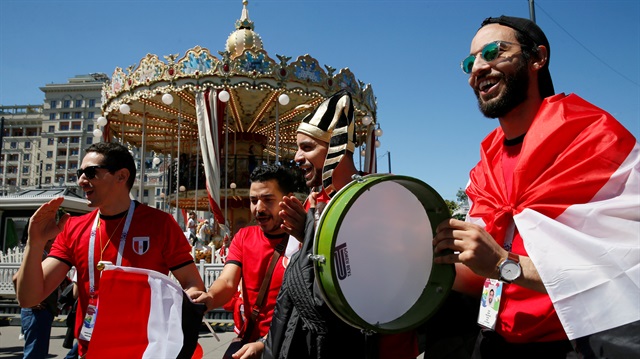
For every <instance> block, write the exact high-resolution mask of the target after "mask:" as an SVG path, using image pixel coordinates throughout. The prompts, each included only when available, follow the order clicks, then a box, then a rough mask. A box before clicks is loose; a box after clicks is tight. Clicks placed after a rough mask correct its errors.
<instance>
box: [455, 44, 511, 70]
mask: <svg viewBox="0 0 640 359" xmlns="http://www.w3.org/2000/svg"><path fill="white" fill-rule="evenodd" d="M501 44H507V45H516V46H520V44H516V43H513V42H508V41H500V40H498V41H493V42H490V43H488V44H486V45H484V46H483V47H482V50H480V52H479V55H480V57H481V58H482V59H483V60H484V61H486V62H491V61H493V60H495V59H497V58H498V55H500V45H501ZM477 56H478V54H476V55H469V56H468V57H467V58H466V59H464V60H462V62H461V63H460V67H462V71H464V73H465V74H470V73H471V70H473V64H474V63H475V62H476V57H477Z"/></svg>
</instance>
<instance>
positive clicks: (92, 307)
mask: <svg viewBox="0 0 640 359" xmlns="http://www.w3.org/2000/svg"><path fill="white" fill-rule="evenodd" d="M97 316H98V302H97V300H95V299H90V300H89V305H88V306H87V312H86V313H85V315H84V319H83V320H82V329H80V335H79V339H82V340H86V341H90V340H91V333H93V327H95V325H96V317H97Z"/></svg>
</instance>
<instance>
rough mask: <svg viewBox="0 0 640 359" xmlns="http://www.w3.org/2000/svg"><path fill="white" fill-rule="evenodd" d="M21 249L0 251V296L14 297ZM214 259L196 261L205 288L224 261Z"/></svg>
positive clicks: (219, 270)
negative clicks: (15, 278)
mask: <svg viewBox="0 0 640 359" xmlns="http://www.w3.org/2000/svg"><path fill="white" fill-rule="evenodd" d="M23 251H24V250H23V249H22V248H18V247H16V248H13V249H9V250H8V251H7V252H6V253H3V252H2V251H0V297H12V298H13V297H15V295H16V293H15V290H14V288H13V281H12V279H13V275H14V274H15V273H16V272H17V271H18V268H20V263H22V255H23ZM216 254H217V253H216ZM214 261H215V262H218V263H207V262H205V261H204V260H203V259H201V260H200V261H199V262H198V263H196V266H197V267H198V271H199V272H200V276H201V277H202V281H203V282H204V286H205V288H207V289H208V288H209V287H211V284H213V282H214V281H215V280H216V279H218V277H219V276H220V273H221V272H222V267H223V266H224V263H221V261H222V260H221V259H220V256H218V255H216V256H215V257H214Z"/></svg>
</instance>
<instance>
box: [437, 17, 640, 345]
mask: <svg viewBox="0 0 640 359" xmlns="http://www.w3.org/2000/svg"><path fill="white" fill-rule="evenodd" d="M549 55H550V46H549V42H548V40H547V38H546V36H545V34H544V33H543V32H542V30H541V29H540V28H539V27H538V26H537V25H536V24H535V23H533V22H531V21H529V20H527V19H522V18H514V17H507V16H501V17H498V18H488V19H486V20H485V21H484V22H483V23H482V25H481V27H480V29H479V30H478V32H477V33H476V35H475V37H474V38H473V40H472V42H471V51H470V55H469V56H468V57H467V58H466V59H465V60H464V61H462V70H463V71H464V72H465V73H467V74H469V80H468V81H469V85H470V86H471V88H472V89H473V91H474V92H475V94H476V97H477V98H478V105H479V107H480V110H481V112H482V113H483V114H484V115H485V116H486V117H489V118H498V121H499V123H500V127H499V128H497V129H496V130H494V131H493V132H492V133H491V134H490V135H489V136H488V137H486V138H485V140H484V141H483V142H482V145H481V160H480V162H479V163H478V165H477V166H476V167H475V168H474V169H473V170H472V171H471V173H470V176H471V179H470V183H469V185H468V187H467V189H466V192H467V194H468V196H469V200H470V203H471V208H470V210H469V214H468V217H467V221H466V222H463V221H458V220H455V219H449V220H447V221H444V222H443V223H441V224H440V225H439V227H438V230H437V234H436V236H435V238H434V240H433V244H434V245H435V251H436V252H441V251H443V250H445V249H451V250H453V251H454V254H450V255H444V256H441V257H437V258H436V261H437V262H439V263H455V264H456V269H457V273H458V276H457V278H456V283H455V284H454V289H458V290H462V291H467V292H470V293H474V294H475V295H476V296H478V295H479V294H480V293H481V292H482V286H483V283H484V287H485V288H489V287H499V288H501V289H502V293H501V296H502V297H501V298H498V297H496V298H494V299H493V300H494V301H498V300H499V301H500V307H499V308H498V310H497V311H495V314H494V317H493V318H486V320H481V318H479V322H481V324H483V323H482V322H484V323H485V324H483V325H485V326H486V327H485V328H484V329H483V331H482V332H481V334H480V335H479V336H478V340H477V342H476V348H475V353H474V354H475V355H476V357H478V358H504V357H510V358H521V357H536V358H538V357H545V358H565V357H566V355H567V353H570V352H572V351H574V350H577V351H579V352H581V353H582V354H584V355H585V357H588V354H593V352H591V353H590V351H591V350H592V349H594V348H591V347H589V345H592V346H595V345H594V343H595V342H594V341H591V343H589V341H590V339H589V338H588V336H590V335H593V334H594V333H599V332H603V331H605V330H610V329H612V328H617V327H620V326H622V325H626V324H629V323H632V322H635V323H632V324H631V325H635V327H634V328H636V329H633V330H632V329H627V333H626V334H627V335H631V334H628V333H629V332H633V331H635V333H637V323H638V320H639V319H640V308H639V306H638V303H640V289H639V288H638V281H637V280H638V269H637V267H638V262H639V258H640V250H639V246H638V233H639V229H640V227H639V225H638V223H639V221H640V197H639V193H638V192H639V186H638V180H639V179H640V176H639V170H638V168H640V156H639V145H638V143H637V141H636V139H635V138H634V137H633V135H632V134H631V133H629V131H627V130H626V129H625V128H624V127H623V126H622V125H621V124H620V123H618V122H617V121H616V120H615V119H614V118H613V117H612V116H611V115H609V114H608V113H606V112H605V111H603V110H601V109H599V108H597V107H595V106H594V105H592V104H590V103H588V102H587V101H585V100H583V99H581V98H580V97H578V96H576V95H575V94H570V95H565V94H557V95H556V94H554V89H553V83H552V81H551V75H550V73H549ZM498 292H499V291H497V290H496V291H495V293H496V296H497V295H498V294H497V293H498ZM496 319H497V320H496ZM486 323H495V324H492V325H491V324H490V325H487V324H486ZM614 330H616V329H614ZM617 330H618V332H617V333H616V334H613V333H609V334H610V335H613V336H616V335H618V334H621V333H624V332H623V331H622V330H620V328H618V329H617ZM636 335H637V334H636ZM585 341H586V343H587V345H586V346H584V345H582V344H584V343H585ZM635 341H636V342H637V339H635ZM623 346H624V345H623ZM610 348H611V347H608V348H607V347H606V345H603V346H602V347H600V348H595V349H596V350H595V352H596V353H598V357H599V356H600V355H602V357H605V356H606V357H612V356H611V353H608V352H603V351H604V350H605V349H607V350H609V349H610ZM615 350H620V349H615ZM607 354H608V355H607ZM617 355H619V356H620V357H631V356H633V355H632V353H631V352H619V353H618V354H617ZM635 355H637V352H636V353H635ZM613 356H615V354H613Z"/></svg>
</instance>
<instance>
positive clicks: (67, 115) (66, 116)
mask: <svg viewBox="0 0 640 359" xmlns="http://www.w3.org/2000/svg"><path fill="white" fill-rule="evenodd" d="M70 116H71V114H70V113H69V112H63V113H62V119H63V120H68V119H69V118H70ZM68 129H69V128H67V130H68Z"/></svg>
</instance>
